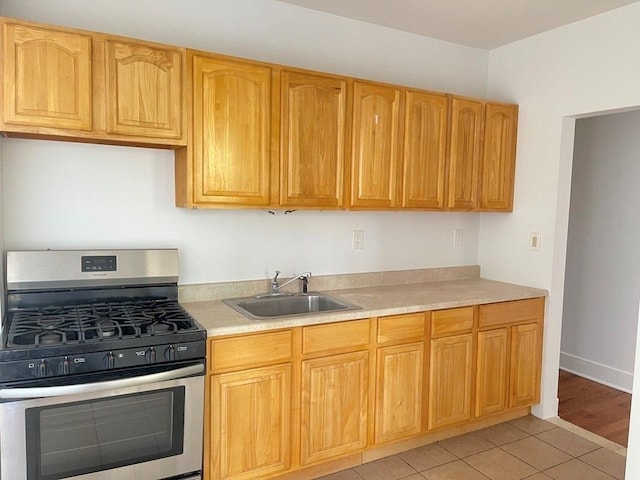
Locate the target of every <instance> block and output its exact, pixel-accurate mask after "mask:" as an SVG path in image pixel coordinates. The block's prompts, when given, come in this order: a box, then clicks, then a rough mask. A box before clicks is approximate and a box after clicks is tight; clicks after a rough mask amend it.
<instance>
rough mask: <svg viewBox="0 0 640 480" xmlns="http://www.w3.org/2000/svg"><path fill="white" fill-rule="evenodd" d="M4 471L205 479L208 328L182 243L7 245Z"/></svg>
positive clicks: (40, 476)
mask: <svg viewBox="0 0 640 480" xmlns="http://www.w3.org/2000/svg"><path fill="white" fill-rule="evenodd" d="M6 276H7V278H6V288H7V303H6V307H7V308H6V316H5V318H4V319H3V324H2V335H1V337H2V343H1V346H0V478H2V479H3V480H5V479H6V480H9V479H11V480H13V479H25V480H60V479H67V478H73V479H76V480H80V479H82V480H107V479H109V480H120V479H122V480H124V479H126V480H159V479H194V480H195V479H200V478H201V465H202V428H203V402H204V370H205V340H206V332H205V331H204V330H203V329H202V327H200V326H199V325H198V323H197V322H195V321H194V320H193V318H191V317H190V316H189V314H188V313H187V312H186V311H185V310H184V309H183V308H182V307H181V306H180V304H179V303H178V298H177V281H178V252H177V250H175V249H158V250H110V251H103V250H100V251H50V250H47V251H14V252H8V253H7V264H6Z"/></svg>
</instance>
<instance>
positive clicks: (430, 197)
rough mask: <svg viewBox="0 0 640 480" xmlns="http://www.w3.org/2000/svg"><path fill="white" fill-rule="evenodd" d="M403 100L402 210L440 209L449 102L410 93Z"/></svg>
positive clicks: (444, 98)
mask: <svg viewBox="0 0 640 480" xmlns="http://www.w3.org/2000/svg"><path fill="white" fill-rule="evenodd" d="M405 98H406V101H405V115H404V118H405V120H404V121H405V126H404V153H403V159H404V161H403V171H402V207H404V208H421V209H443V208H444V206H445V197H444V195H445V178H446V152H447V143H446V142H447V114H448V102H449V100H448V98H447V96H446V95H444V94H438V93H424V92H416V91H411V90H408V91H407V92H406V95H405Z"/></svg>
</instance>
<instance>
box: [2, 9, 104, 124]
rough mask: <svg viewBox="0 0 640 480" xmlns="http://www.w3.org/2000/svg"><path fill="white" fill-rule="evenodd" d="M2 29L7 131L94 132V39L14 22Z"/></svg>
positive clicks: (79, 34)
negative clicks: (42, 128)
mask: <svg viewBox="0 0 640 480" xmlns="http://www.w3.org/2000/svg"><path fill="white" fill-rule="evenodd" d="M2 29H3V38H2V40H3V49H2V50H3V52H2V53H3V58H4V60H3V61H4V65H3V94H4V96H3V104H4V118H3V122H4V125H3V129H5V130H10V129H12V127H14V128H15V127H17V126H25V127H51V128H60V129H73V130H83V131H91V130H92V129H93V109H92V102H93V100H92V70H91V64H92V63H91V62H92V38H91V36H90V35H88V34H83V33H77V32H73V31H69V30H65V29H55V28H45V27H40V26H32V25H29V24H20V23H16V22H13V21H9V20H7V21H5V22H3V25H2ZM15 129H16V130H20V129H19V128H15Z"/></svg>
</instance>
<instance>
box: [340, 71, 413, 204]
mask: <svg viewBox="0 0 640 480" xmlns="http://www.w3.org/2000/svg"><path fill="white" fill-rule="evenodd" d="M400 102H401V92H400V90H399V89H397V88H393V87H388V86H384V85H378V84H373V83H365V82H360V81H356V82H354V83H353V127H352V136H351V138H352V147H351V201H350V205H351V206H352V207H367V208H390V207H395V206H396V203H397V193H398V192H397V191H398V170H399V169H398V160H399V147H400V145H399V138H400V137H399V128H400V125H399V123H400V112H401V105H400Z"/></svg>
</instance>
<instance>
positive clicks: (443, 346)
mask: <svg viewBox="0 0 640 480" xmlns="http://www.w3.org/2000/svg"><path fill="white" fill-rule="evenodd" d="M475 312H476V309H475V307H463V308H454V309H449V310H438V311H435V312H431V358H430V362H429V417H428V419H429V421H428V427H429V429H430V430H433V429H436V428H441V427H445V426H448V425H454V424H457V423H461V422H464V421H467V420H469V419H470V418H471V399H472V389H473V381H474V379H473V372H474V356H473V349H474V339H473V334H472V331H473V327H474V318H475Z"/></svg>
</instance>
